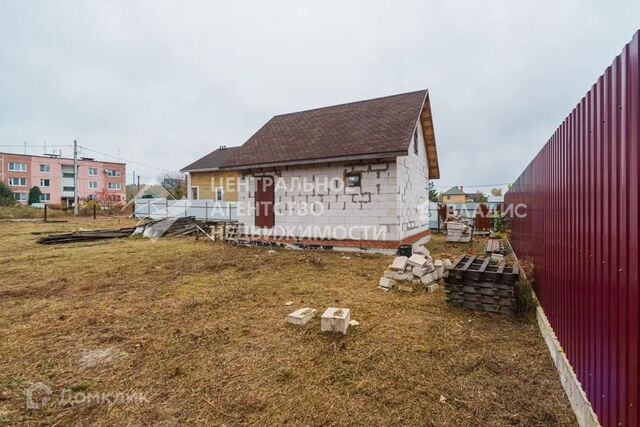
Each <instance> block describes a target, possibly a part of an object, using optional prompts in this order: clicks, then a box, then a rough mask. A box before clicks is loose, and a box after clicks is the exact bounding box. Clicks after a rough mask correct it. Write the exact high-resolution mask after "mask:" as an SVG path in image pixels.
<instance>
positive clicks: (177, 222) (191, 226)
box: [142, 216, 200, 239]
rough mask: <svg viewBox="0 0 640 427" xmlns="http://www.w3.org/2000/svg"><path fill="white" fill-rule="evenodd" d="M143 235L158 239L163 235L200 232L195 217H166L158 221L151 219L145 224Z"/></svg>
mask: <svg viewBox="0 0 640 427" xmlns="http://www.w3.org/2000/svg"><path fill="white" fill-rule="evenodd" d="M144 227H145V229H144V232H143V233H142V236H143V237H146V238H149V239H158V238H160V237H163V236H177V235H181V236H186V235H188V234H193V233H198V232H200V230H199V227H198V224H197V222H196V219H195V217H193V216H185V217H174V218H164V219H161V220H158V221H150V222H147V223H146V224H145V225H144Z"/></svg>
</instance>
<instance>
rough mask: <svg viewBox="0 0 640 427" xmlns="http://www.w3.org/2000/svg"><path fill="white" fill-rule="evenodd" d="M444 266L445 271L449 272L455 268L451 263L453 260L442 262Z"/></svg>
mask: <svg viewBox="0 0 640 427" xmlns="http://www.w3.org/2000/svg"><path fill="white" fill-rule="evenodd" d="M442 266H443V267H444V268H445V269H447V270H451V269H452V268H453V262H451V260H450V259H445V260H444V261H443V262H442Z"/></svg>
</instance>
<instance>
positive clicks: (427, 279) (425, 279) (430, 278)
mask: <svg viewBox="0 0 640 427" xmlns="http://www.w3.org/2000/svg"><path fill="white" fill-rule="evenodd" d="M433 280H434V279H433V273H429V274H425V275H424V276H422V277H421V278H420V282H422V284H423V285H429V284H430V283H431V282H433Z"/></svg>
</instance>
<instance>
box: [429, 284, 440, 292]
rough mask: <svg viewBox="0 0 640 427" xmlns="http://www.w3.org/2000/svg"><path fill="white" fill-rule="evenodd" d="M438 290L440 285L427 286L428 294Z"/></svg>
mask: <svg viewBox="0 0 640 427" xmlns="http://www.w3.org/2000/svg"><path fill="white" fill-rule="evenodd" d="M437 290H438V284H437V283H432V284H430V285H428V286H427V292H429V293H432V292H435V291H437Z"/></svg>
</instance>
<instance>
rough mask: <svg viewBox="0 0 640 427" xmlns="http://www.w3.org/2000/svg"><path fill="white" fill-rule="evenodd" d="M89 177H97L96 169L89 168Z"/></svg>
mask: <svg viewBox="0 0 640 427" xmlns="http://www.w3.org/2000/svg"><path fill="white" fill-rule="evenodd" d="M89 176H98V168H89Z"/></svg>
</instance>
